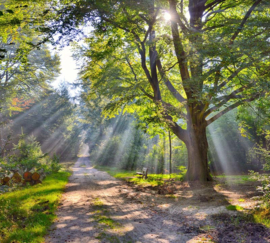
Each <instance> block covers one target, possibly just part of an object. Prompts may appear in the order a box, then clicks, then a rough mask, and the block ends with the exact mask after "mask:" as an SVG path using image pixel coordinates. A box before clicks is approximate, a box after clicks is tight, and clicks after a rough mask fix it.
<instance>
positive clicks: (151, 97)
mask: <svg viewBox="0 0 270 243" xmlns="http://www.w3.org/2000/svg"><path fill="white" fill-rule="evenodd" d="M126 61H127V63H128V66H129V67H130V69H131V72H132V73H133V75H134V79H135V81H136V82H137V83H138V82H139V81H138V79H137V75H136V73H135V71H134V68H133V67H132V65H131V63H130V62H129V60H128V58H127V57H126ZM140 90H141V91H142V92H143V93H144V94H145V95H146V96H147V97H148V98H150V99H151V100H153V99H154V97H153V96H152V95H150V94H148V93H147V92H146V91H145V90H144V89H143V88H142V87H140Z"/></svg>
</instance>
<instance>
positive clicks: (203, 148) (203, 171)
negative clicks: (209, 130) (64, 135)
mask: <svg viewBox="0 0 270 243" xmlns="http://www.w3.org/2000/svg"><path fill="white" fill-rule="evenodd" d="M188 126H189V129H188V130H189V139H188V141H187V142H186V146H187V151H188V168H187V173H186V176H185V179H186V180H188V181H211V180H212V177H211V175H210V171H209V167H208V158H207V152H208V142H207V138H206V127H205V126H204V125H198V124H189V125H188Z"/></svg>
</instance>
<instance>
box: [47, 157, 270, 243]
mask: <svg viewBox="0 0 270 243" xmlns="http://www.w3.org/2000/svg"><path fill="white" fill-rule="evenodd" d="M138 190H139V188H131V187H130V186H128V185H127V184H126V183H124V182H121V181H118V180H116V179H114V178H112V177H111V176H109V175H108V174H107V173H105V172H101V171H98V170H96V169H94V168H93V167H92V165H91V163H90V161H89V158H88V157H83V158H80V159H79V160H78V161H77V162H76V164H75V166H74V169H73V175H72V176H71V177H70V182H69V183H68V185H67V188H66V192H65V193H64V195H63V198H62V201H61V204H60V207H59V210H58V212H57V216H58V220H57V221H56V222H55V223H54V225H53V226H52V228H51V231H50V234H49V235H48V236H47V238H46V243H56V242H58V243H63V242H73V243H83V242H93V243H94V242H124V243H128V242H131V243H133V242H136V243H139V242H143V243H144V242H145V243H148V242H149V243H150V242H151V243H152V242H164V243H165V242H166V243H167V242H180V243H181V242H214V241H215V242H238V238H239V237H238V236H237V237H236V236H235V235H240V237H242V238H243V237H244V239H246V240H248V241H242V242H270V240H269V239H270V234H269V233H268V231H267V230H266V229H265V228H264V227H263V226H260V227H261V228H258V229H257V228H256V230H255V231H256V232H255V233H254V232H253V234H252V235H250V234H249V233H248V232H251V231H254V230H252V229H253V228H254V227H255V226H256V227H257V226H258V225H255V226H254V224H252V223H250V224H249V227H251V228H252V229H251V228H247V229H245V231H243V227H244V226H246V227H248V225H246V224H245V223H244V222H241V220H240V221H239V219H238V218H237V217H238V216H237V213H236V212H233V211H228V210H227V209H226V205H228V202H227V201H226V198H225V197H224V195H222V194H218V193H217V192H216V191H215V190H214V189H213V188H209V187H205V188H200V189H198V190H197V191H196V190H195V191H194V190H193V191H191V190H182V191H181V190H179V197H177V198H174V197H169V198H168V197H165V196H162V195H157V194H156V192H155V191H151V190H150V191H148V192H144V191H138ZM209 193H210V194H209ZM226 193H228V192H227V191H225V194H226ZM209 195H210V196H209ZM241 196H242V197H244V196H245V195H241ZM198 205H199V206H198ZM234 218H237V219H238V221H237V224H234V228H233V229H231V230H230V232H233V235H231V236H230V234H229V232H228V227H231V225H232V222H233V220H234ZM243 224H245V225H243ZM237 227H238V228H239V230H238V231H239V232H236V231H237V229H238V228H237ZM226 230H227V231H226ZM235 230H236V231H235ZM257 231H258V234H257ZM243 232H244V233H243ZM228 235H229V236H228ZM243 235H244V236H243ZM228 237H229V238H228ZM252 237H253V238H252ZM226 239H227V240H226ZM234 240H235V241H234ZM254 240H255V241H254Z"/></svg>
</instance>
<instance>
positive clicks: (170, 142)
mask: <svg viewBox="0 0 270 243" xmlns="http://www.w3.org/2000/svg"><path fill="white" fill-rule="evenodd" d="M169 146H170V157H169V160H170V175H171V174H172V138H171V131H169Z"/></svg>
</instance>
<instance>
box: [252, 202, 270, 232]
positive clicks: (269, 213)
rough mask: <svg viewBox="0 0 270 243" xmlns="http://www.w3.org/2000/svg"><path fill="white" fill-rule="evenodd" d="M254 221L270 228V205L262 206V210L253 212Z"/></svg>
mask: <svg viewBox="0 0 270 243" xmlns="http://www.w3.org/2000/svg"><path fill="white" fill-rule="evenodd" d="M253 217H254V221H255V222H256V223H260V224H264V225H265V226H266V227H268V228H270V205H269V203H267V204H263V205H261V207H260V208H258V209H256V210H254V212H253Z"/></svg>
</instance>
